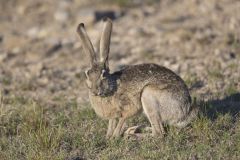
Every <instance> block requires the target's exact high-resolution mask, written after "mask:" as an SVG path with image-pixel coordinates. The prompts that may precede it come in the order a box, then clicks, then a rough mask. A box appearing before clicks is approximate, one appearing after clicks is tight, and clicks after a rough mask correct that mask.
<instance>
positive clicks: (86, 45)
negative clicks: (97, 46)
mask: <svg viewBox="0 0 240 160" xmlns="http://www.w3.org/2000/svg"><path fill="white" fill-rule="evenodd" d="M77 33H78V34H79V37H80V39H81V42H82V46H83V49H84V51H85V52H86V54H88V55H89V56H90V63H91V66H93V64H95V63H96V54H95V52H94V48H93V45H92V43H91V41H90V39H89V37H88V34H87V32H86V30H85V27H84V24H83V23H80V24H79V25H78V27H77Z"/></svg>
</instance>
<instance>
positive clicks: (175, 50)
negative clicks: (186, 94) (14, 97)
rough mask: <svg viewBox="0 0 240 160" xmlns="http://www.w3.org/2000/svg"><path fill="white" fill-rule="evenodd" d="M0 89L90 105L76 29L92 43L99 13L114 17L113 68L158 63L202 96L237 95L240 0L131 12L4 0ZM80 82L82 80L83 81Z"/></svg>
mask: <svg viewBox="0 0 240 160" xmlns="http://www.w3.org/2000/svg"><path fill="white" fill-rule="evenodd" d="M1 8H2V9H1V11H0V12H1V13H0V15H1V17H0V22H1V25H0V33H1V35H0V36H1V41H0V84H1V89H2V90H3V91H4V93H5V94H9V93H13V94H20V95H26V96H30V97H34V98H35V99H42V100H43V101H51V99H52V98H54V97H56V96H63V97H65V98H67V99H69V98H70V99H71V98H77V99H78V102H79V103H84V102H87V101H88V98H87V94H86V93H87V91H86V89H85V86H84V84H83V83H82V79H81V76H80V75H81V74H80V73H81V71H83V70H84V68H86V67H88V57H87V56H86V55H85V54H84V53H83V52H82V48H81V44H80V42H79V39H78V37H77V34H76V26H77V24H78V23H80V22H85V23H86V25H87V30H88V32H89V34H90V37H91V39H93V41H94V43H95V46H96V44H97V40H98V38H99V33H100V31H101V22H99V21H97V22H96V21H94V18H95V16H94V12H96V11H106V10H111V11H113V12H115V14H116V15H119V16H116V20H114V28H113V35H112V44H111V53H110V64H111V67H112V69H113V70H116V69H117V68H118V67H119V66H121V65H125V64H127V65H129V64H137V63H143V62H144V63H147V62H153V63H157V64H160V65H164V66H166V67H169V68H170V69H172V70H173V71H175V72H177V73H178V74H180V76H181V77H183V78H184V80H186V81H187V83H188V85H189V87H190V88H192V92H193V94H194V95H196V96H197V97H198V98H201V99H202V98H203V99H209V98H213V97H216V96H218V97H219V96H220V97H219V98H224V96H227V95H226V94H228V93H227V91H229V90H230V91H231V90H234V91H239V90H240V81H239V80H240V74H239V73H240V65H239V64H240V60H239V59H240V42H239V37H240V30H239V27H240V16H239V15H240V11H239V8H240V2H239V1H236V0H221V1H217V0H212V1H208V0H204V1H197V0H191V1H187V0H186V1H169V2H165V3H163V2H162V3H155V4H153V5H149V6H148V5H138V6H137V7H134V8H119V7H116V6H114V5H108V6H106V5H101V4H96V5H94V6H93V5H91V3H90V2H89V3H87V2H84V1H67V0H61V1H36V0H34V1H33V0H23V1H18V0H9V1H2V2H1ZM79 77H80V79H79Z"/></svg>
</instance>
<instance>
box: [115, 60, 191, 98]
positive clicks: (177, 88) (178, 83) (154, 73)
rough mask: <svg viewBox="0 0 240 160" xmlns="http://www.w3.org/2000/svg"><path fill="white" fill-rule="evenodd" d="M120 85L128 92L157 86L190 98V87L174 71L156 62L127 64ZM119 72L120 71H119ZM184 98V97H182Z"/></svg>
mask: <svg viewBox="0 0 240 160" xmlns="http://www.w3.org/2000/svg"><path fill="white" fill-rule="evenodd" d="M120 72H121V75H120V77H119V79H120V87H121V88H123V89H122V90H125V91H128V92H134V93H137V92H142V90H143V88H144V87H145V86H148V85H153V86H156V88H158V89H167V90H168V91H169V92H171V93H172V94H173V95H174V94H176V95H175V96H178V95H179V94H183V95H182V96H184V97H186V98H187V99H189V100H190V95H189V92H188V88H187V86H186V85H185V83H184V81H183V80H182V79H181V78H180V77H179V76H178V75H177V74H175V73H174V72H173V71H171V70H169V69H167V68H165V67H163V66H159V65H156V64H139V65H133V66H127V67H126V68H124V69H122V70H121V71H120ZM117 74H119V73H117ZM181 98H182V97H181Z"/></svg>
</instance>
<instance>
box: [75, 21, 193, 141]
mask: <svg viewBox="0 0 240 160" xmlns="http://www.w3.org/2000/svg"><path fill="white" fill-rule="evenodd" d="M103 25H104V28H103V34H102V37H101V41H100V62H95V59H96V54H95V53H92V52H94V51H92V49H91V48H93V47H92V46H89V44H90V45H92V44H91V43H89V42H90V40H89V39H88V36H87V34H86V31H85V29H84V26H83V25H82V24H80V25H79V27H78V33H79V35H80V39H81V41H82V45H84V46H83V48H84V50H85V52H86V53H87V54H90V58H92V59H91V62H92V63H91V68H90V69H89V70H87V71H86V78H87V79H86V82H87V86H88V87H89V98H90V102H91V104H92V107H93V108H94V110H95V112H96V114H97V115H99V116H100V117H102V118H104V119H108V120H109V126H108V131H107V137H118V136H120V135H121V134H122V131H123V126H124V123H125V121H126V120H127V119H128V118H129V117H132V116H134V115H136V114H137V113H140V112H142V111H144V113H145V114H146V116H147V117H148V119H149V121H150V123H151V126H152V133H153V135H163V134H164V133H165V132H164V128H163V123H166V124H170V125H174V126H177V127H184V126H186V125H187V124H188V123H189V122H191V120H192V119H193V118H194V117H196V114H197V108H193V107H192V106H191V97H190V95H189V92H188V89H187V86H186V85H185V83H184V82H183V80H182V79H181V78H180V77H179V76H178V75H176V74H175V73H174V72H172V71H171V70H169V69H167V68H165V67H162V66H159V65H156V64H139V65H133V66H126V67H125V68H124V69H122V70H120V71H118V72H115V73H112V74H111V73H110V71H109V67H108V52H109V45H110V36H111V29H112V22H111V20H109V19H105V20H104V21H103ZM88 47H90V49H87V48H88ZM93 55H94V56H93Z"/></svg>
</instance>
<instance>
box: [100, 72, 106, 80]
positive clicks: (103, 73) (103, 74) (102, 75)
mask: <svg viewBox="0 0 240 160" xmlns="http://www.w3.org/2000/svg"><path fill="white" fill-rule="evenodd" d="M105 78H106V70H102V73H101V79H105Z"/></svg>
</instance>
